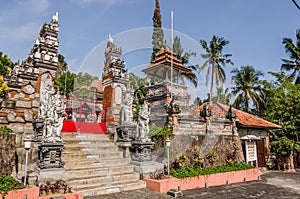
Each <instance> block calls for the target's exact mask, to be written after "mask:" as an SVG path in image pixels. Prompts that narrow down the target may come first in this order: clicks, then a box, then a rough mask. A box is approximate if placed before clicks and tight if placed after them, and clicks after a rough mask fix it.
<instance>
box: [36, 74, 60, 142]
mask: <svg viewBox="0 0 300 199" xmlns="http://www.w3.org/2000/svg"><path fill="white" fill-rule="evenodd" d="M40 93H41V95H40V107H39V115H38V119H39V120H44V127H43V140H42V141H43V142H62V139H61V136H60V133H61V129H62V126H63V119H64V118H63V114H64V113H65V104H64V101H63V98H62V96H61V95H60V94H59V92H57V93H56V92H55V90H54V88H53V86H52V79H51V76H50V75H49V74H44V75H42V81H41V92H40Z"/></svg>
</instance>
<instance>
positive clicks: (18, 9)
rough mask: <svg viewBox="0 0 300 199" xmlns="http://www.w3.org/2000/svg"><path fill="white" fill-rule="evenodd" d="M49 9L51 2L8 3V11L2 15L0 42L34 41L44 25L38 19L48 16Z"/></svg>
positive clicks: (0, 15) (24, 1) (25, 0)
mask: <svg viewBox="0 0 300 199" xmlns="http://www.w3.org/2000/svg"><path fill="white" fill-rule="evenodd" d="M48 8H49V0H14V1H11V2H9V3H7V4H6V9H4V10H3V11H2V12H1V13H0V42H1V40H3V39H5V42H9V41H14V40H33V39H34V38H35V37H37V35H38V31H39V29H40V27H41V25H42V23H41V22H39V21H37V20H36V19H38V18H41V17H43V16H45V15H47V14H48V13H47V10H48ZM24 18H26V21H25V22H24V20H23V19H24ZM1 43H2V42H1ZM3 43H4V41H3Z"/></svg>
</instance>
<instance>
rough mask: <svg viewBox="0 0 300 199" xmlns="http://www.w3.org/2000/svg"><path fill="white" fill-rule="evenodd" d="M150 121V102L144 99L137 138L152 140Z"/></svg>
mask: <svg viewBox="0 0 300 199" xmlns="http://www.w3.org/2000/svg"><path fill="white" fill-rule="evenodd" d="M149 122H150V108H149V106H148V103H147V102H146V101H144V103H143V104H142V106H141V108H140V111H139V114H138V125H137V136H136V140H140V141H142V142H150V141H151V139H149V137H148V136H149V131H150V129H149Z"/></svg>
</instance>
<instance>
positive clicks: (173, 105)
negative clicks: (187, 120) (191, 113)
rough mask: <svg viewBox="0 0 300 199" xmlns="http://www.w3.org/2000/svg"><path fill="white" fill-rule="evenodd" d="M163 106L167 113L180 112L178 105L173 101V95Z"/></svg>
mask: <svg viewBox="0 0 300 199" xmlns="http://www.w3.org/2000/svg"><path fill="white" fill-rule="evenodd" d="M165 108H166V111H167V113H168V114H169V115H173V114H179V113H180V112H181V110H180V107H179V105H178V104H177V103H175V100H174V97H172V99H171V101H170V103H167V104H166V105H165Z"/></svg>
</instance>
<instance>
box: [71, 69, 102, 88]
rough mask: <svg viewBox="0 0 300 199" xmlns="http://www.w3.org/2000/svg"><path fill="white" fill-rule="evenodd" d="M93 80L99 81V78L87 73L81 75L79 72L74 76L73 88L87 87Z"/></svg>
mask: <svg viewBox="0 0 300 199" xmlns="http://www.w3.org/2000/svg"><path fill="white" fill-rule="evenodd" d="M93 80H99V78H98V77H97V76H92V75H90V74H89V73H84V74H83V73H82V72H79V73H78V74H77V75H76V80H75V87H78V86H89V85H91V83H92V81H93Z"/></svg>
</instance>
